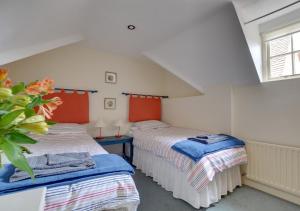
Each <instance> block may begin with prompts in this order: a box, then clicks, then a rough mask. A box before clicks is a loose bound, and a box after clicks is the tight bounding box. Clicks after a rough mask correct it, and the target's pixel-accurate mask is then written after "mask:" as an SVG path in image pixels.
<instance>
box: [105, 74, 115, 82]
mask: <svg viewBox="0 0 300 211" xmlns="http://www.w3.org/2000/svg"><path fill="white" fill-rule="evenodd" d="M105 83H109V84H116V83H117V73H114V72H108V71H106V72H105Z"/></svg>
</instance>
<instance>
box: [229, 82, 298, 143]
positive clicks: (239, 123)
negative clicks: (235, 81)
mask: <svg viewBox="0 0 300 211" xmlns="http://www.w3.org/2000/svg"><path fill="white" fill-rule="evenodd" d="M299 90H300V79H290V80H285V81H276V82H268V83H264V84H261V85H257V86H245V87H236V88H233V95H232V96H233V98H232V106H233V118H232V132H233V134H234V135H237V136H239V137H243V138H245V139H248V140H256V141H263V142H268V143H275V144H281V145H288V146H298V147H300V138H299V129H300V110H299V109H300V95H299Z"/></svg>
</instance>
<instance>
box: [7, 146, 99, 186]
mask: <svg viewBox="0 0 300 211" xmlns="http://www.w3.org/2000/svg"><path fill="white" fill-rule="evenodd" d="M28 163H29V165H30V167H31V168H32V170H33V174H34V176H35V177H36V178H39V177H46V176H50V175H56V174H63V173H68V172H73V171H82V170H86V169H90V168H95V162H94V161H93V159H92V158H91V156H90V154H89V153H87V152H82V153H62V154H45V155H41V156H35V157H30V158H28ZM28 178H30V176H29V175H28V173H26V172H24V171H21V170H19V169H15V173H14V174H13V175H12V176H11V177H10V180H9V181H10V182H16V181H20V180H24V179H28Z"/></svg>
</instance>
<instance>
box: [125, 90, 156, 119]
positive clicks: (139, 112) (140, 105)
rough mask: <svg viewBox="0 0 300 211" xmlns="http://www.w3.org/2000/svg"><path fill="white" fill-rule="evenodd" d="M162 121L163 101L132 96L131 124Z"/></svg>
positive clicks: (130, 105)
mask: <svg viewBox="0 0 300 211" xmlns="http://www.w3.org/2000/svg"><path fill="white" fill-rule="evenodd" d="M160 119H161V99H160V98H154V97H141V96H133V95H130V98H129V122H139V121H145V120H160Z"/></svg>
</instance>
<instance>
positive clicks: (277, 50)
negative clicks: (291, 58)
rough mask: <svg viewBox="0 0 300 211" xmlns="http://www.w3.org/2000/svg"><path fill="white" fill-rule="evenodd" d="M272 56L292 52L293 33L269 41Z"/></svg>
mask: <svg viewBox="0 0 300 211" xmlns="http://www.w3.org/2000/svg"><path fill="white" fill-rule="evenodd" d="M269 45H270V56H271V57H272V56H276V55H280V54H285V53H290V52H291V51H292V48H291V45H292V42H291V35H288V36H286V37H281V38H278V39H275V40H272V41H270V42H269Z"/></svg>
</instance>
